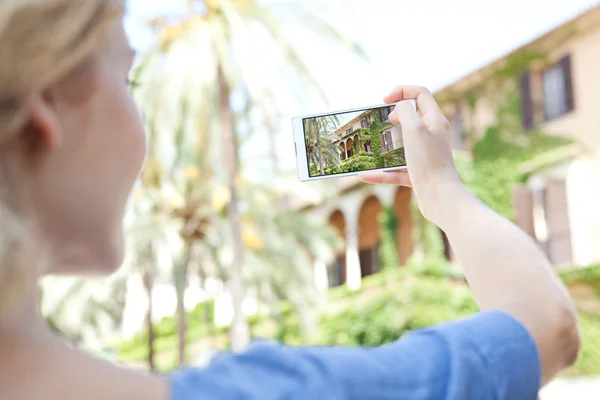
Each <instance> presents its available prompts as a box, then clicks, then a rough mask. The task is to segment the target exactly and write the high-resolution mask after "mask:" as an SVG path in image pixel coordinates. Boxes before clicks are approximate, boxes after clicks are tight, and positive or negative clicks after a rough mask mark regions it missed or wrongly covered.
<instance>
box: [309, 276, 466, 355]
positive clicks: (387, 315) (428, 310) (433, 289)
mask: <svg viewBox="0 0 600 400" xmlns="http://www.w3.org/2000/svg"><path fill="white" fill-rule="evenodd" d="M396 284H397V285H396V286H395V287H394V288H390V289H389V290H387V291H382V292H381V293H380V294H378V295H377V296H375V297H373V298H371V299H369V300H368V301H366V302H364V301H360V302H356V301H352V302H350V304H351V305H350V306H349V307H348V308H347V309H346V310H344V311H342V312H341V313H339V314H336V315H331V316H326V317H324V318H323V320H322V322H321V326H320V327H321V337H320V340H319V342H320V343H322V344H328V345H333V344H339V345H359V346H379V345H382V344H385V343H389V342H392V341H394V340H397V339H398V338H399V337H401V336H402V335H403V334H404V333H406V332H408V331H410V330H413V329H419V328H424V327H427V326H430V325H433V324H438V323H442V322H446V321H452V320H456V319H459V318H463V317H466V316H468V315H470V314H472V313H473V312H476V310H477V307H476V304H475V302H474V300H473V298H472V296H471V294H470V292H469V291H468V290H467V289H466V288H465V287H456V286H455V285H453V284H452V282H451V281H448V280H440V279H439V278H430V277H425V276H421V277H419V276H413V277H412V278H411V277H407V278H405V279H403V280H402V281H400V282H396Z"/></svg>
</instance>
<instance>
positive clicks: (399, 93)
mask: <svg viewBox="0 0 600 400" xmlns="http://www.w3.org/2000/svg"><path fill="white" fill-rule="evenodd" d="M411 99H412V100H416V101H417V108H418V109H419V111H421V113H422V114H423V115H425V114H435V113H440V114H441V113H442V110H440V107H439V106H438V103H437V102H436V101H435V99H434V98H433V95H432V94H431V92H430V91H429V89H427V88H425V87H422V86H408V85H407V86H397V87H396V88H394V90H392V91H391V92H390V93H389V94H388V95H387V96H385V98H384V101H385V103H386V104H390V103H397V102H399V101H402V100H411Z"/></svg>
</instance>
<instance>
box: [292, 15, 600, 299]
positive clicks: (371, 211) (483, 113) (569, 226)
mask: <svg viewBox="0 0 600 400" xmlns="http://www.w3.org/2000/svg"><path fill="white" fill-rule="evenodd" d="M528 54H536V55H540V56H541V57H530V58H528V56H527V55H528ZM515 60H518V61H519V62H521V63H522V64H524V65H522V67H521V69H522V72H521V74H520V78H519V79H518V80H517V82H516V83H515V84H514V86H515V87H513V88H512V89H514V90H515V91H517V92H518V94H519V97H520V103H521V115H520V119H521V124H522V128H523V131H524V133H523V134H524V135H526V134H527V132H531V131H533V130H536V129H538V130H541V131H542V132H544V133H545V134H550V135H558V136H562V137H568V138H571V139H573V140H574V141H575V142H576V143H577V145H575V146H570V147H569V148H568V149H562V150H561V153H560V154H556V155H555V159H554V161H553V162H551V163H549V164H548V165H546V166H545V167H544V168H542V169H540V170H536V171H535V173H532V174H530V175H529V179H528V181H527V182H526V183H524V184H523V185H521V186H519V187H517V188H516V189H515V193H514V207H515V214H516V222H517V223H518V225H519V226H521V227H522V228H523V229H524V230H525V231H526V232H527V233H529V234H530V235H531V236H532V237H534V238H535V239H536V240H537V241H538V242H539V243H540V245H541V247H542V248H543V249H544V251H545V252H546V253H547V255H548V256H549V258H550V260H551V261H552V262H553V264H554V265H556V266H561V265H578V266H585V265H590V264H592V263H595V262H598V261H600V245H599V244H600V207H599V205H600V100H599V97H598V96H599V95H598V94H599V93H600V79H599V75H598V71H600V6H596V7H593V8H591V9H589V10H588V11H586V12H585V13H583V14H581V15H579V16H578V17H576V18H574V19H572V20H571V21H569V22H567V23H565V24H563V25H561V26H559V27H557V28H555V29H553V30H552V31H550V32H548V33H546V34H545V35H543V36H541V37H539V38H538V39H536V40H534V41H532V42H530V43H528V44H526V45H524V46H522V47H521V48H518V49H516V50H514V51H513V52H511V53H510V54H507V55H506V56H504V57H502V58H500V59H498V60H496V61H494V62H492V63H490V64H488V65H486V66H484V67H483V68H480V69H478V70H476V71H474V72H472V73H470V74H468V75H467V76H465V77H463V78H461V79H459V80H458V81H456V82H454V83H452V84H450V85H448V86H447V87H444V88H442V89H440V90H438V91H437V92H436V93H435V97H436V99H437V100H438V102H439V103H440V105H441V106H442V109H443V110H444V113H445V114H446V116H447V117H448V119H449V121H450V124H451V138H452V146H453V147H454V148H455V149H457V150H465V151H468V150H469V149H470V146H471V144H472V143H473V140H474V139H477V135H481V134H482V133H483V132H484V131H485V128H486V127H487V126H490V125H491V124H493V123H494V120H495V118H496V109H495V107H494V104H493V101H492V100H491V98H490V97H486V90H484V89H485V88H486V87H488V88H492V89H493V90H494V88H498V90H500V88H502V90H504V89H506V87H508V88H509V90H510V89H511V82H512V81H509V80H508V79H505V80H502V79H500V80H499V77H500V78H501V77H502V76H503V73H506V71H507V69H508V68H509V67H510V66H511V65H512V64H514V63H515ZM493 90H492V91H493ZM488 93H489V92H488ZM361 124H364V123H363V122H362V120H361V119H360V118H357V119H355V120H352V121H350V122H349V123H348V124H346V125H344V126H343V127H341V128H340V129H339V130H338V131H339V132H340V136H341V143H342V145H341V147H342V149H345V151H346V154H345V155H347V156H351V154H352V153H353V152H354V151H355V149H356V141H355V139H354V138H353V137H352V132H353V130H355V129H356V128H357V127H362V125H361ZM467 132H473V133H475V137H473V136H472V135H471V136H469V135H467ZM344 143H345V145H344ZM343 155H344V154H343V152H342V156H343ZM336 181H337V182H336V184H337V185H339V188H338V189H339V194H340V195H339V197H338V198H336V199H335V200H331V201H328V202H325V203H321V204H310V205H306V206H305V207H304V208H303V209H304V210H305V211H306V212H310V213H312V214H314V215H315V216H317V217H319V218H322V219H324V220H326V221H329V223H330V224H331V225H332V226H334V227H335V228H336V229H338V231H339V232H340V233H341V234H342V235H343V236H344V237H345V243H346V246H345V250H344V251H343V252H342V253H340V254H339V255H338V259H337V262H336V263H334V264H333V265H330V266H325V265H324V264H323V263H319V264H317V266H316V267H315V271H316V276H317V280H318V284H319V286H321V287H323V288H325V287H327V286H335V285H339V284H343V283H346V284H347V285H348V286H350V287H353V288H356V287H358V286H360V281H361V278H362V277H364V276H366V275H369V274H371V273H373V272H376V271H377V269H378V267H379V266H378V256H377V254H378V252H377V249H378V246H379V241H380V238H379V231H380V229H379V224H378V215H379V213H380V212H381V210H382V209H383V207H392V208H393V209H394V211H395V212H396V215H397V217H398V219H399V227H400V229H399V231H398V237H397V243H398V249H399V252H400V259H401V261H405V260H406V259H407V258H408V257H409V256H410V254H411V252H412V250H413V241H412V221H411V212H410V202H411V192H410V191H409V190H407V189H405V188H394V187H386V186H382V187H373V186H368V185H364V184H361V183H359V182H357V181H356V180H355V179H353V178H340V179H338V180H336Z"/></svg>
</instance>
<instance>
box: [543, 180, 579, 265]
mask: <svg viewBox="0 0 600 400" xmlns="http://www.w3.org/2000/svg"><path fill="white" fill-rule="evenodd" d="M544 197H545V207H544V208H545V210H544V211H545V214H546V226H547V230H548V243H547V249H548V257H549V258H550V261H552V263H553V264H555V265H565V264H570V263H571V262H572V254H571V228H570V220H569V211H568V205H567V188H566V182H565V180H563V179H561V180H554V181H550V182H548V184H547V186H546V190H545V196H544Z"/></svg>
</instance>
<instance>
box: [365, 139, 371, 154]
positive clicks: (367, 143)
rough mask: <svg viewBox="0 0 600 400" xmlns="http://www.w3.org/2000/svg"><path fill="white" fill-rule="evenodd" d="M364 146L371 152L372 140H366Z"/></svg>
mask: <svg viewBox="0 0 600 400" xmlns="http://www.w3.org/2000/svg"><path fill="white" fill-rule="evenodd" d="M364 147H365V151H366V152H367V153H370V152H371V141H369V140H366V141H365V144H364Z"/></svg>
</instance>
